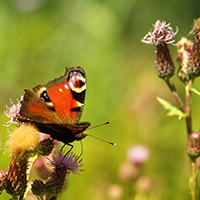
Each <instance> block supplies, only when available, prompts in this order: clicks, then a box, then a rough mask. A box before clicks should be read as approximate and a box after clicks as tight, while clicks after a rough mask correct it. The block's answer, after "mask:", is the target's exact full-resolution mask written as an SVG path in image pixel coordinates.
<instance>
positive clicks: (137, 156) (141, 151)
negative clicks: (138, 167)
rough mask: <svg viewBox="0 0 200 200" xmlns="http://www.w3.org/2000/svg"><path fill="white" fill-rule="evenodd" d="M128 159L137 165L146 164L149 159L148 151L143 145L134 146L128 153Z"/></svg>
mask: <svg viewBox="0 0 200 200" xmlns="http://www.w3.org/2000/svg"><path fill="white" fill-rule="evenodd" d="M127 157H128V159H129V160H130V161H131V162H133V163H135V164H142V163H144V162H146V160H147V159H148V157H149V151H148V149H147V148H146V147H145V146H143V145H136V146H132V147H131V148H129V149H128V152H127Z"/></svg>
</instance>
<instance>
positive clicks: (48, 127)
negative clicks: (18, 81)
mask: <svg viewBox="0 0 200 200" xmlns="http://www.w3.org/2000/svg"><path fill="white" fill-rule="evenodd" d="M33 91H34V93H33V92H32V91H30V90H25V95H24V98H23V100H22V101H21V105H22V106H21V108H20V115H21V117H20V118H19V120H20V121H22V122H25V123H31V124H34V125H35V126H36V127H37V129H38V130H39V131H40V132H42V133H46V134H49V135H50V136H51V137H52V138H53V139H56V140H58V141H61V142H63V143H64V144H68V145H70V144H69V143H71V142H74V141H75V140H82V139H83V138H84V137H86V136H87V134H85V133H83V132H84V131H85V130H86V129H87V128H88V127H89V126H90V123H88V122H86V123H79V121H80V118H81V115H82V112H83V107H84V101H85V93H86V74H85V71H84V70H83V68H81V67H80V66H78V67H76V68H74V67H71V68H68V67H66V68H65V74H64V75H62V76H60V77H59V78H55V79H54V80H51V81H49V82H48V83H47V84H45V85H38V86H36V87H34V88H33ZM70 146H72V145H70Z"/></svg>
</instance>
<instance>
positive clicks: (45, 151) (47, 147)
mask: <svg viewBox="0 0 200 200" xmlns="http://www.w3.org/2000/svg"><path fill="white" fill-rule="evenodd" d="M53 148H54V142H53V140H52V139H51V138H47V139H44V140H42V141H41V142H39V144H38V146H37V151H38V153H39V154H41V155H42V156H47V155H49V154H50V153H51V151H52V150H53Z"/></svg>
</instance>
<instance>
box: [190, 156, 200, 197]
mask: <svg viewBox="0 0 200 200" xmlns="http://www.w3.org/2000/svg"><path fill="white" fill-rule="evenodd" d="M190 192H191V196H192V200H198V199H199V198H198V185H197V173H196V162H195V160H193V159H191V177H190Z"/></svg>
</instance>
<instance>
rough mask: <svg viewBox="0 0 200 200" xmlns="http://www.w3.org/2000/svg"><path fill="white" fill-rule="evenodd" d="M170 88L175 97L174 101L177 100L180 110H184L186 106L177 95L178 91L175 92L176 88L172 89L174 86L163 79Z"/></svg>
mask: <svg viewBox="0 0 200 200" xmlns="http://www.w3.org/2000/svg"><path fill="white" fill-rule="evenodd" d="M165 82H166V83H167V85H168V87H169V89H170V91H171V92H172V95H173V96H174V97H175V99H176V101H177V102H178V104H179V106H180V108H181V110H182V111H183V112H186V107H185V105H184V104H183V102H182V101H181V98H180V97H179V95H178V93H177V92H176V90H175V89H174V87H173V86H172V84H171V82H170V81H169V80H166V81H165Z"/></svg>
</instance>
